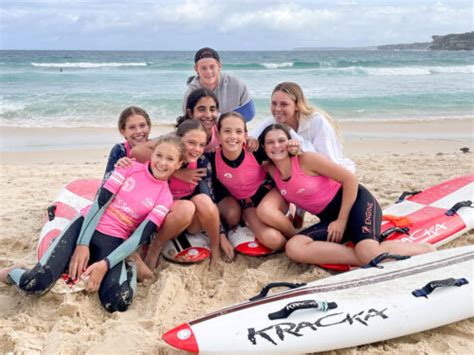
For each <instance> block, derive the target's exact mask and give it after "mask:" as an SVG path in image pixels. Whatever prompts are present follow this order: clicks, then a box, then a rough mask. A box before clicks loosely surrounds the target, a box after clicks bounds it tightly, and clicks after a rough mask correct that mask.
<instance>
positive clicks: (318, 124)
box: [250, 82, 355, 227]
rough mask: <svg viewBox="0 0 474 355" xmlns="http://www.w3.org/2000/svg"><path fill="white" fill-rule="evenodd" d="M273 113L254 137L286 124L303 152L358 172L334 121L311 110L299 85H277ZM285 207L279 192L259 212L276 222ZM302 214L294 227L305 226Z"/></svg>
mask: <svg viewBox="0 0 474 355" xmlns="http://www.w3.org/2000/svg"><path fill="white" fill-rule="evenodd" d="M270 110H271V113H272V116H270V117H267V118H266V119H264V120H263V122H262V123H261V124H260V125H259V126H258V127H257V128H255V129H254V130H253V131H252V132H250V136H251V137H254V138H258V137H259V136H260V134H261V133H262V132H263V130H264V129H265V128H266V127H268V126H269V125H271V124H273V123H281V124H285V125H287V126H289V127H290V128H291V136H292V138H293V139H297V140H299V143H300V149H301V150H302V151H306V152H307V151H316V152H318V153H320V154H323V155H324V156H326V157H327V158H329V159H330V160H332V161H333V162H335V163H336V164H338V165H340V166H342V167H343V168H346V169H347V170H349V171H350V172H352V173H354V172H355V164H354V162H353V161H352V160H351V159H349V158H346V157H344V155H343V152H342V144H341V140H340V134H339V130H338V128H337V126H336V124H335V122H334V120H333V118H332V117H331V116H330V115H329V114H328V113H326V112H324V111H323V110H320V109H318V108H315V107H311V106H310V105H309V103H308V101H307V100H306V97H305V96H304V93H303V90H302V89H301V87H300V86H299V85H298V84H296V83H293V82H283V83H280V84H278V85H277V86H276V87H275V88H274V89H273V92H272V97H271V104H270ZM289 149H290V153H296V152H297V150H296V151H293V152H292V151H291V149H292V148H291V145H290V147H289ZM293 149H298V148H293ZM282 205H285V204H282V198H281V196H279V193H277V192H276V191H272V192H271V193H269V194H267V196H265V199H264V200H263V201H262V202H261V205H260V206H259V210H258V211H257V213H258V215H259V217H260V218H263V220H266V218H270V219H272V220H273V218H274V216H275V214H274V209H275V208H276V207H277V206H280V207H278V208H281V206H282ZM303 215H304V211H302V210H298V211H297V213H296V214H295V216H294V221H293V224H294V225H295V226H296V227H301V225H302V224H303ZM281 222H282V223H283V222H284V221H281ZM285 224H286V223H285Z"/></svg>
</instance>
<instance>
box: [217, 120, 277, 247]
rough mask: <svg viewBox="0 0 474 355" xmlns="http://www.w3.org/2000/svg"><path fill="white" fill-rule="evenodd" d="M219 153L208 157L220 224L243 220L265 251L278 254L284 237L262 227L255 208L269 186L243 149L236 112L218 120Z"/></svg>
mask: <svg viewBox="0 0 474 355" xmlns="http://www.w3.org/2000/svg"><path fill="white" fill-rule="evenodd" d="M217 127H218V137H219V140H220V142H221V147H222V148H221V149H218V150H216V152H215V153H214V154H213V156H209V159H210V160H211V163H212V164H213V172H214V180H213V186H214V192H215V194H216V200H217V201H218V205H217V206H218V208H219V211H220V213H221V217H222V219H223V222H225V223H226V225H227V226H228V227H230V228H232V227H234V226H237V225H238V224H240V222H241V220H243V221H244V222H245V223H246V224H247V225H248V226H249V228H250V230H251V231H252V232H253V233H254V235H255V237H256V238H257V239H258V241H260V242H261V243H262V244H263V245H265V246H266V247H268V248H270V249H272V250H275V251H276V250H280V249H281V248H282V247H283V245H284V244H283V243H281V241H282V240H284V237H283V236H282V234H281V233H280V232H279V231H278V230H276V229H275V228H271V227H270V226H268V225H266V224H265V223H262V221H261V220H260V218H259V217H258V216H257V214H256V207H257V206H258V204H259V202H260V201H261V199H262V198H263V197H264V196H265V194H266V193H267V192H268V191H270V190H271V189H272V188H273V186H274V185H273V183H272V182H271V180H270V179H268V177H267V174H266V173H265V171H264V170H263V168H262V166H261V165H260V159H259V158H258V156H257V155H256V154H254V153H251V152H248V151H247V150H246V149H245V143H246V140H247V127H246V123H245V119H244V118H243V117H242V116H241V115H240V114H239V113H236V112H229V113H226V114H224V115H222V116H221V118H220V119H219V121H218V123H217Z"/></svg>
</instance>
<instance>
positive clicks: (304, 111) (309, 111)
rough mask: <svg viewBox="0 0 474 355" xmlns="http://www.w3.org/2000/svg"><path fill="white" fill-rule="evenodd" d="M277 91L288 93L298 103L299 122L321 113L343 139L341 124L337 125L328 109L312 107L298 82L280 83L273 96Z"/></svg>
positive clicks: (339, 137)
mask: <svg viewBox="0 0 474 355" xmlns="http://www.w3.org/2000/svg"><path fill="white" fill-rule="evenodd" d="M277 91H281V92H283V93H285V94H287V95H288V96H289V97H290V99H292V100H293V101H294V103H295V104H296V107H297V108H298V111H296V119H297V120H298V122H299V121H300V120H304V119H306V118H309V117H311V116H313V115H314V114H320V115H321V116H323V117H324V118H325V119H326V120H327V121H328V122H329V124H330V125H331V126H332V128H334V131H335V132H336V136H337V138H338V139H339V140H340V141H341V134H340V130H339V126H338V125H337V123H336V121H335V120H334V118H332V117H331V115H330V114H329V113H327V112H326V111H324V110H322V109H320V108H318V107H312V106H311V105H310V104H309V102H308V100H306V97H305V96H304V93H303V90H302V89H301V87H300V86H299V85H298V84H296V83H293V82H291V81H286V82H283V83H280V84H278V85H277V86H275V88H274V89H273V91H272V96H273V94H274V93H275V92H277Z"/></svg>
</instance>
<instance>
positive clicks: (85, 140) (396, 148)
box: [0, 119, 474, 170]
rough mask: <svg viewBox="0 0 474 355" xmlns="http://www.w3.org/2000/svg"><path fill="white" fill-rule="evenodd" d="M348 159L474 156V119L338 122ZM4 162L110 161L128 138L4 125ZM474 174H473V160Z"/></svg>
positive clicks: (103, 131) (105, 131)
mask: <svg viewBox="0 0 474 355" xmlns="http://www.w3.org/2000/svg"><path fill="white" fill-rule="evenodd" d="M338 124H339V126H340V129H341V132H342V134H343V136H344V138H343V146H344V153H345V155H346V156H348V157H350V158H352V159H356V158H358V157H365V156H381V155H395V156H396V155H407V154H422V155H423V154H427V155H435V154H462V152H461V150H460V149H461V148H468V149H469V150H470V151H471V152H474V144H473V142H474V139H473V138H474V119H462V120H443V121H411V120H405V121H374V122H357V121H350V122H347V121H346V122H344V121H343V122H340V121H339V122H338ZM171 130H172V126H171V125H169V124H164V125H155V126H154V127H152V132H151V134H150V137H156V136H159V135H160V134H163V133H166V132H170V131H171ZM0 137H1V143H0V163H1V164H2V165H5V164H24V163H46V164H48V163H63V162H64V163H68V162H69V163H73V162H74V163H78V162H82V163H87V162H98V163H103V164H104V166H105V163H106V161H107V157H108V155H109V152H110V149H111V148H112V147H113V146H114V145H115V144H116V143H118V142H122V141H123V138H122V136H121V135H120V134H119V133H118V131H117V129H116V128H11V127H0ZM472 160H473V170H474V159H472Z"/></svg>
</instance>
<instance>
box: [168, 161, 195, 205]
mask: <svg viewBox="0 0 474 355" xmlns="http://www.w3.org/2000/svg"><path fill="white" fill-rule="evenodd" d="M187 168H188V169H196V168H197V161H195V162H193V163H189V164H188V166H187ZM169 183H170V190H171V194H172V195H173V198H174V199H176V200H179V199H180V198H183V197H186V196H189V195H191V194H192V193H193V192H194V190H195V189H196V184H192V183H189V182H186V181H183V180H181V179H178V178H177V177H174V176H173V175H171V177H170V179H169Z"/></svg>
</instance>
